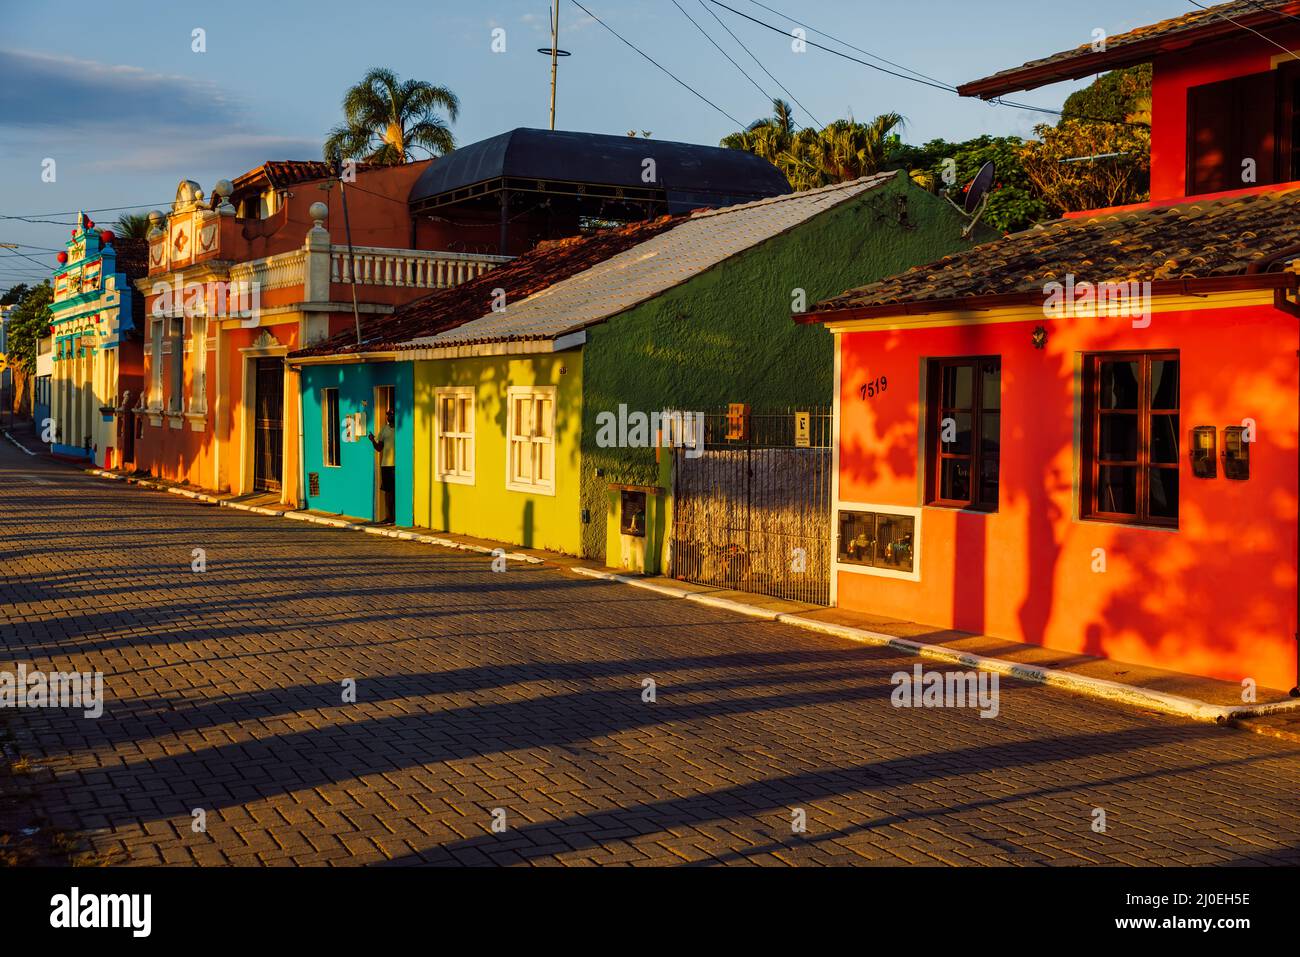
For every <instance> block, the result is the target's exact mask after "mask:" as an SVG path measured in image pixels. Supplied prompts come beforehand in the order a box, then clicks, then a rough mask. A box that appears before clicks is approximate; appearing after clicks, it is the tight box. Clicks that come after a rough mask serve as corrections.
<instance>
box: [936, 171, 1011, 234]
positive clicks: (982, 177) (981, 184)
mask: <svg viewBox="0 0 1300 957" xmlns="http://www.w3.org/2000/svg"><path fill="white" fill-rule="evenodd" d="M997 172H998V171H997V167H996V166H995V165H994V164H993V161H992V160H989V161H988V162H987V163H985V164H984V165H983V166H981V167H980V171H979V172H978V173H976V174H975V178H974V179H973V180H971V182H970V186H968V187H966V202H965V203H964V204H963V205H961V206H958V205H957V204H956V203H953V201H952V197H951V196H948V195H947V194H946V193H945V194H944V198H945V199H947V200H948V202H949V203H951V204H952V205H953V206H954V207H955V208H956V209H958V210H959V211H960V212H961V214H962V215H963V216H965V217H966V218H967V219H969V220H970V222H969V223H967V224H966V225H965V226H964V227H962V231H961V238H962V239H970V237H971V234H972V233H974V232H975V227H976V226H978V225H979V221H980V217H981V216H983V215H984V211H985V210H986V209H987V208H988V205H989V198H990V197H991V196H992V193H990V192H989V191H990V190H991V189H992V188H993V180H994V179H995V178H996V177H997Z"/></svg>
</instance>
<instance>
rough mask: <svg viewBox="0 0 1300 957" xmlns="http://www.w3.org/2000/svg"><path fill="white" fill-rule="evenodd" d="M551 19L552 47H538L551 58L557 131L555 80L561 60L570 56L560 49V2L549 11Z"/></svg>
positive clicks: (552, 89) (553, 122)
mask: <svg viewBox="0 0 1300 957" xmlns="http://www.w3.org/2000/svg"><path fill="white" fill-rule="evenodd" d="M547 14H548V15H549V16H550V19H551V45H550V46H549V47H538V48H537V52H538V53H545V54H546V55H547V56H549V57H550V58H551V129H555V78H556V74H557V73H558V72H559V66H560V64H559V58H560V57H562V56H569V55H570V54H569V51H568V50H561V49H560V0H555V9H554V10H553V11H552V10H548V11H547Z"/></svg>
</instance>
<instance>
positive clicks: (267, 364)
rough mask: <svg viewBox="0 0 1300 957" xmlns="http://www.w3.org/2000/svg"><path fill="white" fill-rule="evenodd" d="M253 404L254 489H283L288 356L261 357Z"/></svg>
mask: <svg viewBox="0 0 1300 957" xmlns="http://www.w3.org/2000/svg"><path fill="white" fill-rule="evenodd" d="M256 381H257V386H256V393H255V399H254V405H253V416H254V422H253V491H255V492H278V491H280V470H281V466H282V460H283V458H284V360H283V359H258V360H257V376H256Z"/></svg>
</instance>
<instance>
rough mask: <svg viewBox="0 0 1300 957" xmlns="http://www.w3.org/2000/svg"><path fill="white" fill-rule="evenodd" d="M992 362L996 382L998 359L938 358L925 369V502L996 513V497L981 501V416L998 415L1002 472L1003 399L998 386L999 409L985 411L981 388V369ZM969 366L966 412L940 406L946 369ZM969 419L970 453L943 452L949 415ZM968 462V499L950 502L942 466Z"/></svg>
mask: <svg viewBox="0 0 1300 957" xmlns="http://www.w3.org/2000/svg"><path fill="white" fill-rule="evenodd" d="M989 362H991V363H993V364H994V365H996V366H997V369H998V373H999V379H1000V377H1001V372H1002V357H1001V356H954V357H948V358H941V359H930V360H929V363H928V367H927V370H926V381H927V388H926V391H927V393H928V401H927V402H926V408H927V409H928V422H927V425H926V440H925V450H926V456H927V461H928V463H929V467H928V468H927V469H926V490H925V503H926V504H927V505H933V506H936V507H939V508H962V509H970V510H973V511H979V512H996V511H997V510H998V502H997V497H995V498H994V499H993V500H992V501H988V500H986V499H982V498H981V497H980V496H981V495H982V494H983V488H984V481H983V479H984V476H983V474H982V472H983V466H984V454H983V425H984V414H985V412H988V413H990V414H992V413H995V412H996V413H997V414H998V422H999V429H998V432H999V435H998V438H999V446H998V467H999V470H1000V469H1001V461H1002V449H1001V413H1002V396H1001V385H1000V384H999V392H998V407H997V408H996V409H985V408H984V388H983V379H982V376H983V367H984V364H985V363H989ZM963 366H969V367H970V369H971V393H972V394H971V406H970V408H969V409H966V408H962V407H958V406H952V407H948V406H945V405H944V404H943V379H944V372H945V370H947V369H953V368H960V367H963ZM967 413H969V415H970V417H971V437H970V452H969V453H961V452H946V451H944V448H943V442H942V441H941V439H942V436H943V420H944V418H945V417H947V416H948V415H950V414H967ZM963 459H964V460H967V461H969V463H970V497H969V498H967V499H964V500H963V499H952V498H944V497H943V463H944V462H946V461H949V460H963ZM996 494H997V496H998V497H1000V495H1001V483H1000V482H999V488H998V492H997V493H996Z"/></svg>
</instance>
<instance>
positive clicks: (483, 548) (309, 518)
mask: <svg viewBox="0 0 1300 957" xmlns="http://www.w3.org/2000/svg"><path fill="white" fill-rule="evenodd" d="M5 434H6V435H8V433H5ZM20 448H21V446H20ZM24 451H26V450H24ZM33 454H34V453H33ZM85 471H86V472H87V473H88V474H90V475H94V476H97V477H98V478H104V479H111V480H113V481H115V482H121V481H125V482H126V483H127V484H128V485H138V486H140V488H146V489H151V490H152V491H155V492H167V493H169V494H171V495H180V496H182V497H184V498H190V499H194V500H195V501H198V502H205V503H207V504H209V505H219V506H221V507H222V508H233V509H238V510H239V511H241V512H253V513H254V514H256V515H273V516H277V517H281V518H287V519H289V520H290V521H296V522H311V523H312V524H314V525H327V526H329V527H330V528H343V529H347V530H348V531H353V532H365V533H366V534H367V535H381V536H383V537H384V538H398V539H402V540H403V541H408V542H419V543H421V544H423V545H437V546H440V547H442V548H455V549H459V550H460V551H465V552H477V553H479V554H481V555H491V556H492V557H494V558H496V557H502V558H505V559H506V560H507V561H512V562H523V563H526V564H529V565H542V564H545V560H544V559H541V558H537V557H536V556H534V555H525V554H523V553H522V552H507V551H505V549H504V548H500V547H499V548H493V547H491V546H488V545H474V544H471V543H469V542H457V541H454V540H452V539H450V538H440V537H438V536H437V535H425V534H423V533H421V532H412V531H407V530H405V529H400V528H389V527H386V526H383V525H363V524H361V523H360V522H349V521H348V520H347V519H344V518H330V517H329V516H327V515H313V514H311V513H310V512H300V511H295V510H292V509H290V510H287V511H283V512H281V511H278V510H276V509H273V508H264V507H263V506H261V505H245V504H244V503H243V502H231V501H228V500H226V499H221V498H217V497H216V496H215V495H208V494H207V493H205V492H196V491H194V490H192V489H187V488H177V487H175V486H174V485H163V484H162V483H161V482H151V481H149V480H148V479H140V478H132V477H130V476H125V475H117V474H115V473H113V472H106V471H105V470H104V469H97V468H90V469H85ZM498 552H500V555H499V556H498V554H497V553H498Z"/></svg>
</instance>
